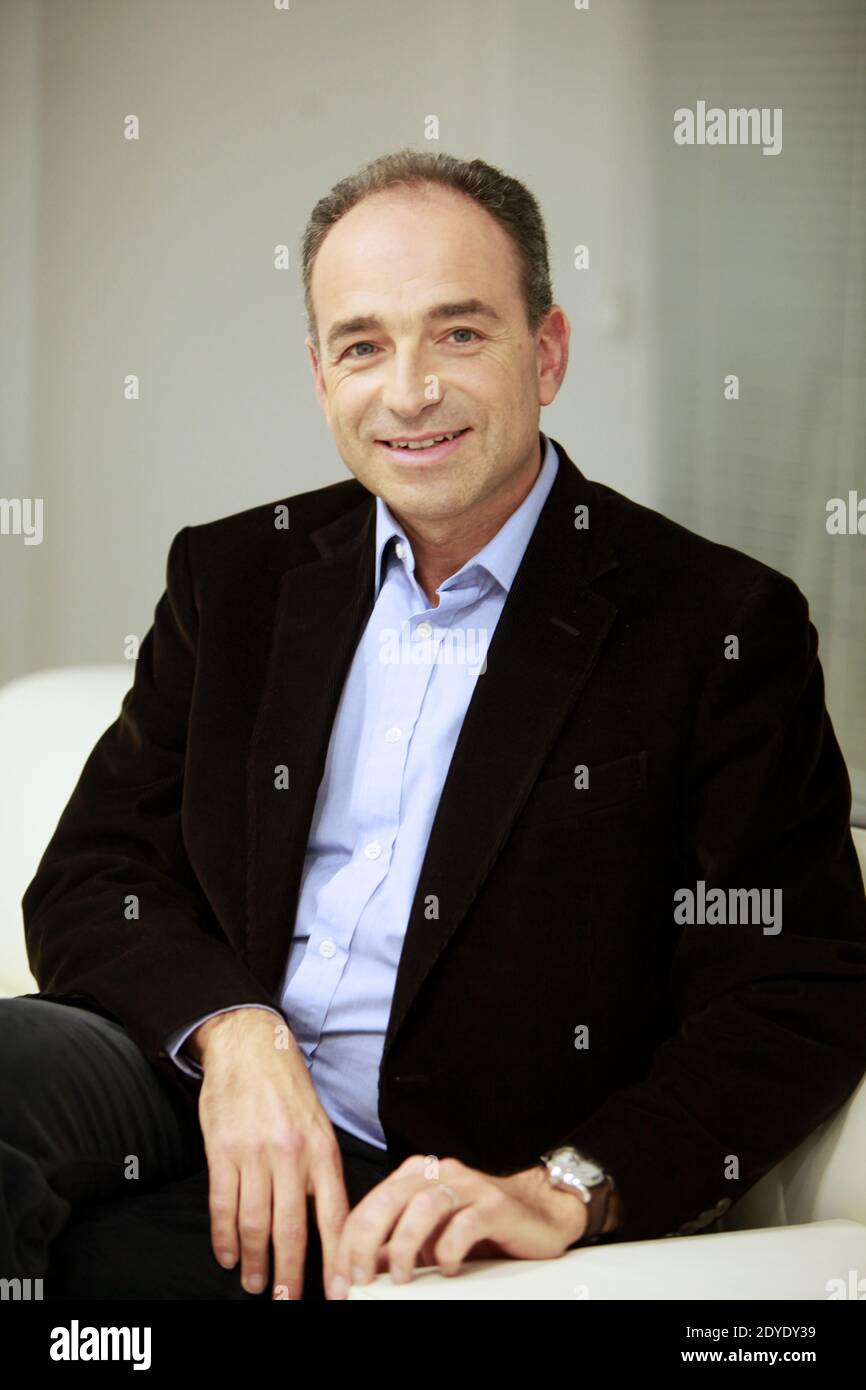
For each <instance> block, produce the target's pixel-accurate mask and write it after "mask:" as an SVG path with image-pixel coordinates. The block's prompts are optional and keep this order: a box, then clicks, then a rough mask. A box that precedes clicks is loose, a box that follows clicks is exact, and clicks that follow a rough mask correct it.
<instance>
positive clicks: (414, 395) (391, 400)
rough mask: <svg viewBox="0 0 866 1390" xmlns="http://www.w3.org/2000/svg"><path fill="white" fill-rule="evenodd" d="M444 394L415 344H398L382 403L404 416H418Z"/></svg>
mask: <svg viewBox="0 0 866 1390" xmlns="http://www.w3.org/2000/svg"><path fill="white" fill-rule="evenodd" d="M439 398H440V396H439V382H438V379H437V378H436V377H435V376H433V375H432V374H431V373H429V372H425V370H424V362H423V360H422V357H421V353H420V352H418V351H416V350H415V349H414V348H412V347H411V346H409V345H407V346H405V347H401V348H398V349H397V351H396V352H395V353H394V354H393V356H392V358H391V360H390V362H389V363H388V365H387V368H386V373H385V382H384V385H383V387H382V405H383V406H384V407H385V409H386V410H389V411H390V412H391V414H392V415H393V416H394V417H395V418H397V417H399V418H400V419H402V420H405V421H410V420H415V419H416V418H417V417H418V416H419V415H420V414H421V413H422V411H423V410H424V407H425V406H427V405H430V404H432V403H434V402H436V401H438V400H439Z"/></svg>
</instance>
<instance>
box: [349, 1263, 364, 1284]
mask: <svg viewBox="0 0 866 1390" xmlns="http://www.w3.org/2000/svg"><path fill="white" fill-rule="evenodd" d="M352 1283H353V1284H366V1283H367V1271H366V1270H365V1269H359V1268H358V1266H357V1265H356V1266H355V1268H354V1269H353V1270H352Z"/></svg>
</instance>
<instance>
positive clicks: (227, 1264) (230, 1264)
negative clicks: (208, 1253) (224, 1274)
mask: <svg viewBox="0 0 866 1390" xmlns="http://www.w3.org/2000/svg"><path fill="white" fill-rule="evenodd" d="M220 1264H221V1265H222V1267H223V1269H234V1266H235V1257H234V1255H233V1254H232V1253H231V1251H229V1250H224V1251H223V1252H222V1254H221V1255H220Z"/></svg>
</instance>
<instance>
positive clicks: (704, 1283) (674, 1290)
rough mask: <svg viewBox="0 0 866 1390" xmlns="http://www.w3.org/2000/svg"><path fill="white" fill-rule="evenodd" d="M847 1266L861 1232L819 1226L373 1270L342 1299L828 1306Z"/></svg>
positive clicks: (864, 1234)
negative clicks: (449, 1271)
mask: <svg viewBox="0 0 866 1390" xmlns="http://www.w3.org/2000/svg"><path fill="white" fill-rule="evenodd" d="M852 1270H853V1271H857V1270H866V1226H863V1225H861V1224H860V1223H859V1222H857V1221H817V1222H813V1223H811V1224H809V1225H806V1226H782V1227H770V1228H767V1229H764V1230H758V1231H725V1232H723V1233H721V1234H717V1235H705V1236H680V1237H674V1238H671V1239H668V1240H641V1241H633V1242H625V1243H622V1244H613V1245H605V1246H587V1247H586V1248H585V1249H583V1250H581V1249H580V1248H578V1249H577V1250H571V1251H569V1252H568V1253H567V1254H565V1255H562V1256H560V1258H559V1259H557V1260H473V1261H470V1262H469V1263H468V1264H466V1265H464V1267H463V1270H462V1271H461V1273H460V1274H458V1275H456V1276H455V1277H453V1278H446V1277H445V1276H443V1275H441V1274H439V1272H438V1270H436V1269H434V1268H431V1267H426V1268H424V1269H421V1268H418V1269H417V1270H416V1271H415V1273H414V1276H413V1278H412V1281H411V1282H410V1283H408V1284H393V1283H392V1282H391V1276H390V1275H389V1274H380V1275H378V1276H377V1278H376V1279H375V1280H374V1281H373V1282H372V1283H371V1284H366V1285H363V1286H358V1287H354V1288H352V1289H351V1290H350V1293H349V1298H350V1299H353V1300H355V1301H361V1300H364V1299H367V1300H379V1299H424V1300H429V1299H458V1300H459V1299H473V1300H485V1301H495V1302H499V1301H501V1300H504V1299H506V1300H507V1299H517V1300H519V1301H521V1302H525V1301H527V1300H563V1299H567V1300H570V1301H572V1302H573V1301H575V1300H577V1301H581V1300H585V1299H592V1300H596V1301H599V1300H623V1299H633V1300H649V1299H654V1300H659V1299H665V1300H667V1299H671V1300H677V1299H686V1300H692V1299H725V1300H728V1299H731V1300H739V1299H771V1300H772V1299H810V1300H829V1299H831V1298H833V1297H834V1296H835V1297H836V1298H846V1297H847V1298H851V1297H852V1296H855V1295H852V1293H851V1290H850V1288H849V1283H850V1272H851V1271H852ZM833 1281H839V1282H838V1283H834V1282H833Z"/></svg>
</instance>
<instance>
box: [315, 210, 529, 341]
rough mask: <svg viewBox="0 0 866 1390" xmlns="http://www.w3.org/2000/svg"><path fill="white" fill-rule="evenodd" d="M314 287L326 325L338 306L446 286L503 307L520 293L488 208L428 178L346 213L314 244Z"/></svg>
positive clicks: (506, 245) (454, 293) (354, 307)
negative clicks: (433, 184) (420, 184)
mask: <svg viewBox="0 0 866 1390" xmlns="http://www.w3.org/2000/svg"><path fill="white" fill-rule="evenodd" d="M311 289H312V294H313V301H314V305H315V307H316V311H317V314H318V315H319V316H320V327H322V328H324V326H325V322H324V321H325V320H327V319H329V318H330V317H332V316H333V315H336V314H338V313H339V314H341V315H342V314H344V313H345V312H347V311H351V312H362V311H364V310H372V309H373V308H379V309H381V308H382V307H383V301H390V302H391V303H392V304H393V305H395V306H396V305H398V304H410V303H411V304H412V305H413V306H414V305H416V304H420V300H421V299H422V298H427V297H432V296H435V297H441V295H442V294H443V293H447V294H448V295H449V297H458V295H459V297H463V296H464V295H468V294H470V293H471V294H473V295H476V296H478V297H479V298H483V299H485V300H487V301H488V302H491V301H494V300H495V302H496V303H497V306H503V307H505V306H506V305H507V303H508V301H509V299H510V298H512V297H514V298H515V299H517V298H519V294H520V274H519V264H518V259H517V254H516V251H515V249H514V246H513V245H512V242H511V239H510V237H509V236H508V234H507V233H506V232H505V231H503V229H502V228H501V227H500V226H499V223H498V222H497V221H496V220H495V218H493V217H492V216H491V215H490V213H488V212H487V211H486V210H485V209H484V208H482V207H479V206H478V204H477V203H476V202H474V201H473V200H472V199H471V198H467V197H466V196H464V195H463V194H460V193H456V192H454V191H453V190H451V189H445V188H438V187H430V186H429V185H425V186H423V187H422V188H420V189H414V188H413V189H397V190H392V189H389V190H386V191H385V192H383V193H375V194H372V195H371V196H370V197H368V198H365V199H364V200H363V202H361V203H358V204H357V205H356V206H355V207H354V208H352V209H351V211H350V212H348V213H346V215H345V217H342V218H341V219H340V221H339V222H337V223H336V224H335V226H333V227H332V228H331V230H330V231H329V232H328V235H327V236H326V237H325V240H324V241H323V243H322V245H321V247H320V249H319V253H318V255H317V257H316V260H315V263H314V265H313V274H312V281H311ZM374 300H375V301H378V303H377V304H374V302H373V301H374Z"/></svg>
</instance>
